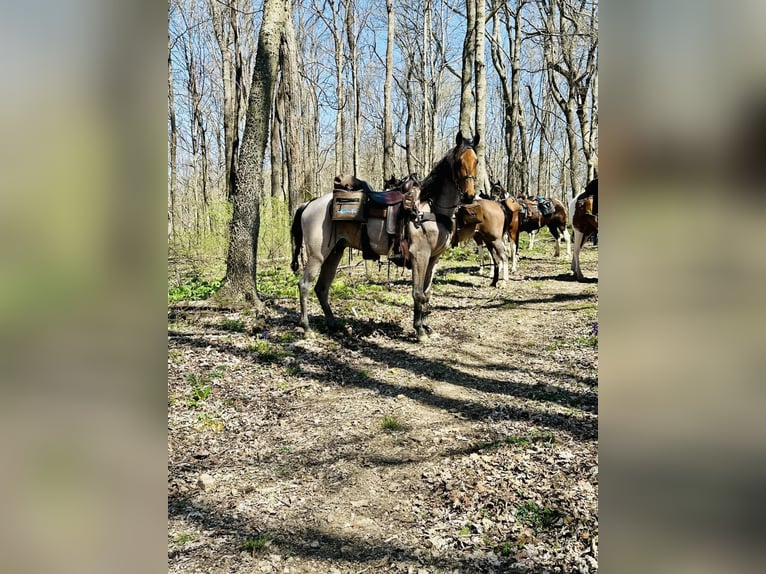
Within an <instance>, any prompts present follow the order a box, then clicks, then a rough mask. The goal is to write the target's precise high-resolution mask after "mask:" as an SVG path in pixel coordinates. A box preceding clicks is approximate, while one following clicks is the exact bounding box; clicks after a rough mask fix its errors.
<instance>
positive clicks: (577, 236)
mask: <svg viewBox="0 0 766 574" xmlns="http://www.w3.org/2000/svg"><path fill="white" fill-rule="evenodd" d="M584 240H585V236H584V235H583V233H582V231H580V230H579V229H577V228H574V253H573V254H572V271H573V272H574V276H575V279H577V280H578V281H581V280H582V278H583V275H582V271H581V270H580V247H582V244H583V242H584Z"/></svg>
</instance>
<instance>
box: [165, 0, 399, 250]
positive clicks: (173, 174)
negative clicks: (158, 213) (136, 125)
mask: <svg viewBox="0 0 766 574" xmlns="http://www.w3.org/2000/svg"><path fill="white" fill-rule="evenodd" d="M389 1H390V0H389ZM168 118H169V121H170V134H169V135H170V142H169V143H168V151H169V153H170V181H169V185H168V192H169V193H170V209H168V238H169V239H173V238H174V237H175V234H176V190H177V188H178V159H177V158H178V127H177V125H176V100H175V88H174V87H173V59H172V50H171V43H170V35H168Z"/></svg>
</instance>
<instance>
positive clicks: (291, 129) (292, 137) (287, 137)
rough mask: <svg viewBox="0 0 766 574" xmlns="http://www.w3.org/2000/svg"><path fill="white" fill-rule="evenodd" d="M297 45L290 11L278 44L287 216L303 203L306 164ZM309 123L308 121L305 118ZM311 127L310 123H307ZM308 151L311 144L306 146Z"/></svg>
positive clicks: (307, 153)
mask: <svg viewBox="0 0 766 574" xmlns="http://www.w3.org/2000/svg"><path fill="white" fill-rule="evenodd" d="M296 49H297V42H296V40H295V27H294V25H293V18H292V11H291V13H290V15H289V17H288V19H287V22H286V24H285V28H284V31H283V33H282V42H281V44H280V53H279V61H280V68H281V69H282V82H281V83H280V86H279V90H280V98H279V99H280V101H281V102H282V113H283V115H284V124H283V125H284V154H285V167H286V178H285V180H286V182H287V203H288V207H289V209H290V214H293V213H295V210H296V209H297V208H298V205H300V204H301V203H302V202H303V197H302V189H301V188H302V181H303V169H302V166H303V162H304V161H306V160H308V156H309V152H308V151H307V152H306V157H305V158H302V157H301V155H300V154H301V147H302V146H301V142H300V136H299V130H300V121H301V115H302V114H301V107H302V102H301V94H300V79H299V76H298V59H297V57H296ZM307 119H309V120H310V118H307ZM308 123H310V121H309V122H308ZM306 143H307V145H306V147H308V146H309V145H310V144H309V142H308V141H307V142H306Z"/></svg>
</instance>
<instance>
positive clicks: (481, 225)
mask: <svg viewBox="0 0 766 574" xmlns="http://www.w3.org/2000/svg"><path fill="white" fill-rule="evenodd" d="M513 207H514V206H513V205H512V202H510V201H508V200H506V201H502V202H501V201H495V200H494V199H475V200H474V201H473V203H470V204H467V205H461V206H460V208H459V209H458V212H457V218H456V219H457V230H456V232H455V234H454V235H453V237H452V247H455V246H456V245H457V244H458V243H462V242H464V241H468V240H469V239H470V238H471V237H473V238H474V240H475V241H476V243H477V245H479V247H481V246H482V245H485V246H486V247H487V251H489V254H490V257H492V262H493V263H494V275H493V277H492V283H491V286H492V287H496V286H497V282H498V280H499V278H500V273H501V270H502V273H503V281H508V252H507V250H506V248H505V243H504V241H503V238H504V237H505V234H506V230H507V229H508V227H509V225H510V222H509V219H511V218H516V221H518V215H517V213H518V209H516V210H515V211H514V209H513ZM516 207H518V206H516ZM517 233H518V232H517ZM515 271H516V266H515V262H514V267H513V272H515Z"/></svg>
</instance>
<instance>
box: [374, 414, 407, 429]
mask: <svg viewBox="0 0 766 574" xmlns="http://www.w3.org/2000/svg"><path fill="white" fill-rule="evenodd" d="M380 428H382V429H383V430H384V431H387V432H396V431H400V430H404V425H403V424H402V423H400V422H399V421H398V420H396V418H394V417H389V416H385V417H383V420H382V421H381V423H380Z"/></svg>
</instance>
